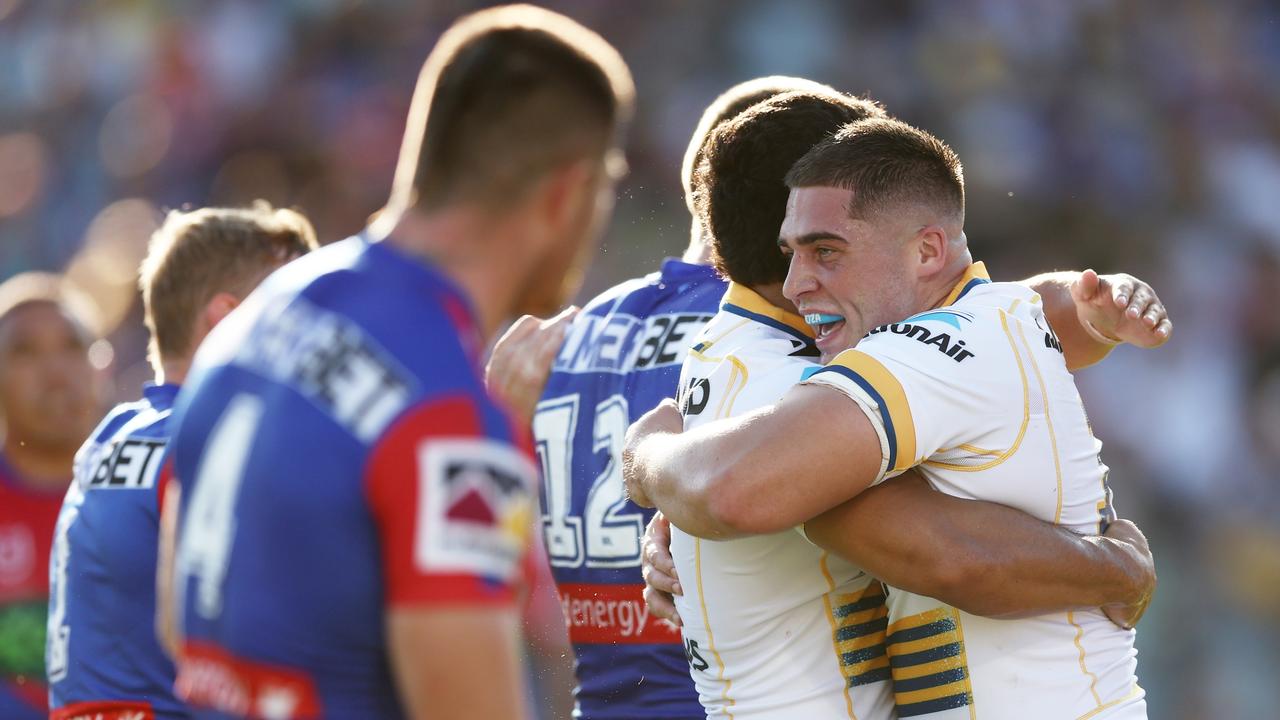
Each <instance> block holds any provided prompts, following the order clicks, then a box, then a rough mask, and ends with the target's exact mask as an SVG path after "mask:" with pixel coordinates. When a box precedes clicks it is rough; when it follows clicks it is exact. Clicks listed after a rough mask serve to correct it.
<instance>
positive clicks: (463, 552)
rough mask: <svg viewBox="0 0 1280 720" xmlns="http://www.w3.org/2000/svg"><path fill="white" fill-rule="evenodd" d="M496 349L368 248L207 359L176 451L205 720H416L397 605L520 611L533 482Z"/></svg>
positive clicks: (282, 276) (229, 331) (256, 314)
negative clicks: (490, 360)
mask: <svg viewBox="0 0 1280 720" xmlns="http://www.w3.org/2000/svg"><path fill="white" fill-rule="evenodd" d="M478 348H479V336H478V334H477V332H476V330H475V327H474V324H473V321H472V317H471V312H470V310H469V308H468V307H467V303H466V300H465V298H464V297H463V296H462V295H461V294H460V293H459V292H458V290H456V289H455V288H454V286H453V285H452V283H451V282H449V280H448V279H447V278H446V277H445V276H443V275H442V274H441V273H439V272H437V271H435V270H434V269H432V268H430V267H427V266H426V265H424V263H423V262H421V261H419V260H418V259H415V258H412V257H410V256H409V255H407V254H405V253H403V252H402V251H400V250H398V249H397V248H395V247H392V246H389V245H388V243H370V242H368V241H367V240H365V239H363V238H353V239H349V240H346V241H344V242H340V243H337V244H335V245H330V246H328V247H326V248H323V249H321V250H319V251H317V252H314V253H312V254H310V255H308V256H307V257H304V258H301V259H299V260H296V261H294V262H293V263H290V264H289V265H287V266H285V267H284V268H283V269H281V270H279V271H277V272H276V273H274V274H273V275H272V276H271V277H270V278H268V279H267V281H266V282H265V283H263V285H262V286H261V287H260V288H259V289H258V290H257V291H255V292H254V294H253V295H251V296H250V298H249V299H247V300H246V301H245V303H244V304H243V305H242V306H241V307H240V308H238V309H237V310H236V311H235V312H234V313H232V314H231V315H230V316H228V317H227V319H226V320H224V321H223V322H222V323H221V324H220V325H219V326H218V327H217V328H216V329H215V330H214V332H213V333H212V334H210V336H209V337H208V338H207V339H206V340H205V342H204V344H203V345H202V347H201V349H200V352H199V353H198V354H197V358H196V363H195V368H194V369H193V371H192V374H191V376H190V377H189V378H188V381H187V383H186V385H185V387H184V388H183V392H182V394H181V395H180V396H179V399H178V404H177V408H176V410H175V418H176V423H177V425H176V427H177V429H176V431H175V433H174V439H173V444H174V447H173V454H174V462H175V482H180V483H181V486H182V505H183V508H182V514H181V523H180V528H179V542H178V551H177V583H176V589H177V592H178V595H179V602H178V605H179V612H180V613H181V615H182V623H183V627H184V630H185V634H186V645H185V648H184V654H183V658H182V660H181V662H180V663H179V665H180V667H179V669H178V680H177V690H178V693H179V695H180V696H182V697H184V698H186V699H187V700H188V701H189V702H190V703H191V704H192V705H193V706H194V707H197V708H198V709H197V710H196V711H195V714H196V716H197V717H218V718H221V717H242V716H250V717H271V718H312V717H333V718H367V719H369V720H380V719H384V718H385V719H387V720H393V719H396V718H401V717H403V716H404V712H403V709H402V708H401V707H400V703H399V700H398V697H399V694H398V693H397V692H396V688H395V683H394V679H393V675H392V669H391V664H390V659H389V657H388V649H387V640H386V632H387V627H386V621H385V612H386V609H387V608H388V607H390V608H424V607H429V606H435V607H442V606H444V607H458V606H476V605H485V606H501V607H505V608H512V607H514V603H515V585H516V582H517V580H518V573H519V572H520V569H521V563H522V562H524V556H525V551H526V549H527V547H528V543H529V539H530V537H531V520H532V518H533V512H534V505H533V503H534V497H533V484H534V482H535V481H536V471H535V470H534V468H533V463H532V458H531V454H530V452H529V447H528V442H527V439H526V436H525V434H524V433H523V432H522V431H521V430H520V429H518V428H517V427H516V426H515V425H514V424H513V422H512V420H511V418H510V417H509V416H508V414H507V413H506V412H505V411H504V410H503V409H502V408H500V407H499V406H498V405H497V404H496V403H495V402H494V401H493V400H491V399H490V398H489V396H488V395H487V393H486V392H485V389H484V385H483V380H482V377H481V373H480V365H479V358H478V353H477V351H478Z"/></svg>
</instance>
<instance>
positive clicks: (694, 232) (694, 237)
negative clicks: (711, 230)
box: [680, 221, 711, 265]
mask: <svg viewBox="0 0 1280 720" xmlns="http://www.w3.org/2000/svg"><path fill="white" fill-rule="evenodd" d="M680 259H681V260H683V261H685V262H687V263H691V264H693V265H710V264H711V239H710V238H708V237H707V234H706V233H704V232H703V231H702V227H701V226H699V224H698V223H697V221H694V223H693V226H692V227H690V228H689V247H687V248H685V250H684V255H681V256H680Z"/></svg>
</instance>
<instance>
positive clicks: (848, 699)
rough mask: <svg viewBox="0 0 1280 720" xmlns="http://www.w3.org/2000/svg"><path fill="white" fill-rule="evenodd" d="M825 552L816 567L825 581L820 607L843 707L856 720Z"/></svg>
mask: <svg viewBox="0 0 1280 720" xmlns="http://www.w3.org/2000/svg"><path fill="white" fill-rule="evenodd" d="M827 555H828V553H827V551H826V550H823V551H822V557H821V558H819V559H818V567H819V568H820V569H821V570H822V577H823V579H824V580H826V581H827V592H825V593H823V595H822V606H823V608H824V609H825V610H826V614H827V622H828V623H829V624H830V625H831V647H832V649H833V650H834V651H835V654H836V665H837V666H838V667H839V668H840V674H841V675H842V676H844V678H845V683H844V705H845V709H846V710H847V711H848V713H849V718H850V720H858V716H857V715H855V714H854V712H853V696H852V695H850V694H849V679H848V674H847V673H845V670H844V663H842V662H841V661H840V644H839V643H838V642H837V639H836V634H837V633H838V632H839V627H838V626H837V625H836V616H835V613H834V612H832V610H831V593H833V592H835V589H836V581H835V578H833V577H831V568H829V567H827Z"/></svg>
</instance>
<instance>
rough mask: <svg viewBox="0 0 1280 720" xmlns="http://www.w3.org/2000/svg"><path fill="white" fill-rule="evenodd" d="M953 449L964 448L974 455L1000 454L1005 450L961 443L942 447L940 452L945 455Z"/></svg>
mask: <svg viewBox="0 0 1280 720" xmlns="http://www.w3.org/2000/svg"><path fill="white" fill-rule="evenodd" d="M953 450H964V451H965V452H969V453H973V454H974V455H999V454H1000V453H1003V452H1004V451H1003V450H988V449H986V448H980V447H978V446H977V445H970V444H969V443H960V444H959V445H956V446H955V447H949V448H942V449H941V450H939V451H938V454H939V455H944V454H946V453H949V452H951V451H953Z"/></svg>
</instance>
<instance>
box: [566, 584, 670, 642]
mask: <svg viewBox="0 0 1280 720" xmlns="http://www.w3.org/2000/svg"><path fill="white" fill-rule="evenodd" d="M558 589H559V591H560V609H561V610H562V611H563V612H564V620H565V624H567V625H568V626H569V640H570V641H572V642H573V643H575V644H580V643H581V644H597V643H609V644H617V643H625V644H655V643H657V644H669V643H679V642H681V640H680V630H679V629H678V628H676V627H675V626H674V625H672V624H671V623H669V622H667V621H665V620H661V619H659V618H656V617H654V616H653V615H650V614H649V608H648V606H646V605H645V604H644V585H589V584H582V583H561V584H560V586H559V588H558Z"/></svg>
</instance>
